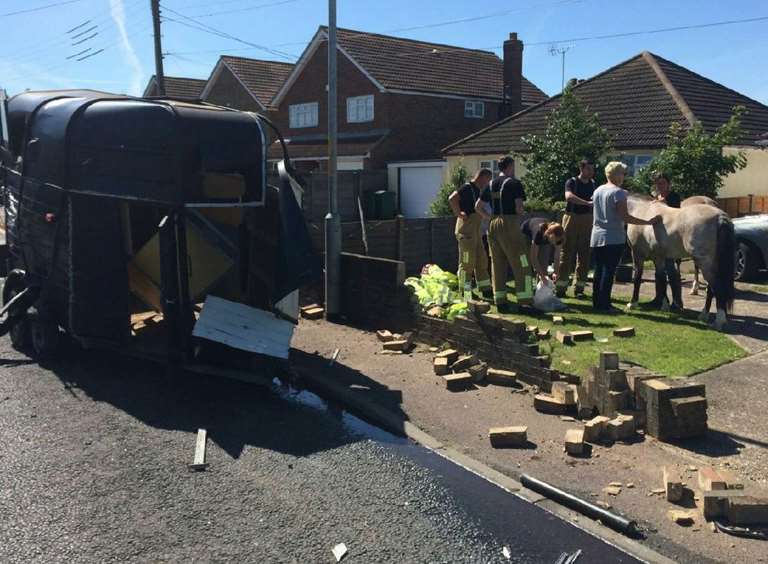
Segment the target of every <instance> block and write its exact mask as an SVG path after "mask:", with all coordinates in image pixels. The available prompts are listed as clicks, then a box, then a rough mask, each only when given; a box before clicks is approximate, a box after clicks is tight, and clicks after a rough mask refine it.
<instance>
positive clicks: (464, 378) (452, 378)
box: [443, 372, 472, 392]
mask: <svg viewBox="0 0 768 564" xmlns="http://www.w3.org/2000/svg"><path fill="white" fill-rule="evenodd" d="M443 379H444V380H445V387H446V389H448V390H451V391H452V392H456V391H459V390H466V389H467V388H470V387H471V386H472V375H471V374H470V373H469V372H461V373H459V374H447V375H445V376H443Z"/></svg>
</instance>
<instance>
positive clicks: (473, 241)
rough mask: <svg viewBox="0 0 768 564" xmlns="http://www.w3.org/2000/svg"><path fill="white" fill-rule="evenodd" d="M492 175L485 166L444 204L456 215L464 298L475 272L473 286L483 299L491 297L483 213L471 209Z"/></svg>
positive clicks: (469, 291)
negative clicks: (484, 243) (483, 231)
mask: <svg viewBox="0 0 768 564" xmlns="http://www.w3.org/2000/svg"><path fill="white" fill-rule="evenodd" d="M491 178H493V172H491V171H490V170H488V169H487V168H483V169H480V170H479V171H477V174H475V176H474V177H473V178H472V180H470V181H469V182H467V183H466V184H464V186H462V187H461V188H459V189H458V190H454V192H453V193H452V194H451V195H450V196H448V203H449V204H450V206H451V210H453V215H455V216H456V230H455V233H456V240H457V241H458V243H459V271H458V277H459V287H460V288H462V289H463V292H464V299H465V300H467V301H469V300H471V299H472V275H473V274H474V275H475V284H476V286H477V289H478V290H479V291H480V292H481V293H482V294H483V297H484V298H486V299H491V298H492V297H493V294H492V293H491V278H490V276H489V275H488V255H486V254H485V247H484V246H483V233H482V222H483V216H482V215H481V214H479V213H477V212H476V211H475V204H476V203H477V201H478V198H479V197H480V193H481V192H482V191H483V190H484V189H485V188H486V187H487V186H488V183H489V182H490V181H491Z"/></svg>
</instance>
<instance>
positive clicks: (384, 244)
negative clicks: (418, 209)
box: [365, 219, 398, 260]
mask: <svg viewBox="0 0 768 564" xmlns="http://www.w3.org/2000/svg"><path fill="white" fill-rule="evenodd" d="M365 231H366V237H367V238H368V255H369V256H372V257H380V258H387V259H393V260H397V258H398V257H397V255H398V253H397V237H398V222H397V220H396V219H391V220H385V221H367V222H366V223H365Z"/></svg>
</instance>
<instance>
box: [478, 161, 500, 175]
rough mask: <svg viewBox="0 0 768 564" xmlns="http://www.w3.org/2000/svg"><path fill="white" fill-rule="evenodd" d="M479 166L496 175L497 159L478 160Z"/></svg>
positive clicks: (497, 168)
mask: <svg viewBox="0 0 768 564" xmlns="http://www.w3.org/2000/svg"><path fill="white" fill-rule="evenodd" d="M480 168H487V169H488V170H491V171H493V176H494V177H496V176H498V174H499V161H497V160H493V161H480Z"/></svg>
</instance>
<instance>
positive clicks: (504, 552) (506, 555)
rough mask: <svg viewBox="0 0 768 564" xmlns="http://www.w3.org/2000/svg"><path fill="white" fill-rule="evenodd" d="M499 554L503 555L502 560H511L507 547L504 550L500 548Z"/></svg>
mask: <svg viewBox="0 0 768 564" xmlns="http://www.w3.org/2000/svg"><path fill="white" fill-rule="evenodd" d="M501 553H502V554H503V555H504V558H506V559H507V560H511V559H512V553H511V552H510V551H509V547H508V546H505V547H504V548H502V549H501Z"/></svg>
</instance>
